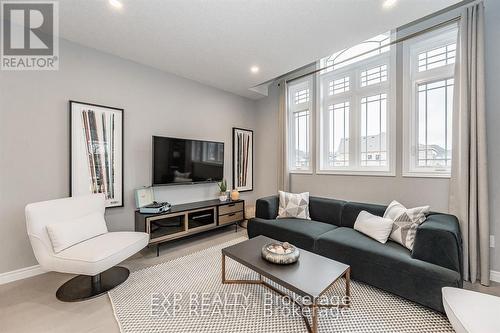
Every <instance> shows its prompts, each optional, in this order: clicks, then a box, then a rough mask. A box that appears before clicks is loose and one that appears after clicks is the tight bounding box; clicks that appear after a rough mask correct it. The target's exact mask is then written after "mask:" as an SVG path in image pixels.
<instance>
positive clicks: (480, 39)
mask: <svg viewBox="0 0 500 333" xmlns="http://www.w3.org/2000/svg"><path fill="white" fill-rule="evenodd" d="M455 71H456V73H455V91H454V110H453V151H452V154H453V157H452V170H451V180H450V201H449V203H450V212H451V213H452V214H454V215H456V216H457V217H458V219H459V221H460V226H461V230H462V237H463V250H464V252H463V254H464V258H463V259H464V279H465V280H470V281H471V282H475V281H477V280H478V279H480V282H481V284H483V285H489V283H490V258H489V216H488V179H487V158H486V120H485V96H484V88H485V78H484V5H483V3H482V2H481V3H478V4H474V5H473V6H470V7H467V8H465V9H464V10H463V12H462V16H461V19H460V27H459V38H458V45H457V59H456V67H455Z"/></svg>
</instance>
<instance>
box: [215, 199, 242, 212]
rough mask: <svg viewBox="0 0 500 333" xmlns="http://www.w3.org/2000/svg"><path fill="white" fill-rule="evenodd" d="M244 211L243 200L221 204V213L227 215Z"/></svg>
mask: <svg viewBox="0 0 500 333" xmlns="http://www.w3.org/2000/svg"><path fill="white" fill-rule="evenodd" d="M241 211H243V202H235V203H232V204H227V205H222V206H219V215H226V214H231V213H236V212H241Z"/></svg>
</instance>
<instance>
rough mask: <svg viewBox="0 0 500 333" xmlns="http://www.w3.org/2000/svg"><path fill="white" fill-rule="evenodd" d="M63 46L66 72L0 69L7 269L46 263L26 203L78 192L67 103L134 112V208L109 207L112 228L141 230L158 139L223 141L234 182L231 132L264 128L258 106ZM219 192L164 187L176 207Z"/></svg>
mask: <svg viewBox="0 0 500 333" xmlns="http://www.w3.org/2000/svg"><path fill="white" fill-rule="evenodd" d="M60 48H61V52H60V60H61V63H60V69H59V71H46V72H42V71H32V72H30V71H24V72H5V71H2V72H0V170H1V173H0V273H3V272H8V271H12V270H16V269H20V268H24V267H28V266H32V265H35V264H37V262H36V260H35V258H34V256H33V252H32V250H31V246H30V244H29V241H28V237H27V235H26V227H25V218H24V207H25V205H26V204H27V203H30V202H36V201H41V200H49V199H55V198H62V197H66V196H68V194H69V141H68V140H69V111H68V100H70V99H74V100H79V101H84V102H90V103H97V104H104V105H109V106H115V107H121V108H124V109H125V160H124V169H125V170H124V171H125V184H124V186H125V207H124V208H113V209H108V210H107V211H106V219H107V222H108V226H109V229H110V230H133V229H134V224H133V223H134V222H133V221H134V215H133V211H134V206H135V203H134V195H133V189H135V188H137V187H140V186H143V185H149V184H150V183H151V136H152V135H164V136H174V137H185V138H193V139H204V140H215V141H224V142H225V149H226V150H225V177H226V178H227V179H228V182H230V181H231V164H232V163H231V145H232V129H231V128H232V127H233V126H234V127H242V128H250V129H256V128H255V127H256V124H257V117H256V111H255V101H252V100H249V99H246V98H243V97H240V96H236V95H234V94H231V93H227V92H224V91H221V90H218V89H215V88H212V87H208V86H206V85H202V84H200V83H197V82H194V81H190V80H187V79H184V78H180V77H178V76H174V75H170V74H167V73H163V72H160V71H158V70H156V69H153V68H149V67H147V66H143V65H140V64H137V63H134V62H131V61H128V60H124V59H121V58H118V57H116V56H112V55H108V54H105V53H102V52H99V51H96V50H93V49H89V48H86V47H82V46H79V45H76V44H73V43H69V42H66V41H61V45H60ZM165 61H169V60H168V59H165ZM257 133H259V132H257ZM256 137H257V136H256ZM259 140H260V139H259ZM255 178H256V179H259V177H258V175H257V174H255ZM217 192H218V188H217V185H216V184H210V185H193V186H176V187H163V188H157V189H156V195H157V198H158V199H160V200H168V201H170V202H172V203H180V202H188V201H197V200H204V199H213V198H216V197H217ZM254 193H255V192H248V193H245V194H243V195H242V197H243V198H246V199H252V198H253V196H254Z"/></svg>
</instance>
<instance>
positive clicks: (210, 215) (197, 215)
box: [135, 199, 245, 256]
mask: <svg viewBox="0 0 500 333" xmlns="http://www.w3.org/2000/svg"><path fill="white" fill-rule="evenodd" d="M244 219H245V201H244V200H235V201H225V202H221V201H219V200H218V199H216V200H207V201H199V202H192V203H187V204H181V205H173V206H172V207H171V208H170V210H169V211H168V212H163V213H158V214H141V213H140V212H139V210H136V211H135V230H136V231H141V232H145V233H148V234H149V245H156V255H157V256H158V255H159V254H160V244H161V243H164V242H168V241H170V240H173V239H179V238H183V237H186V236H189V235H193V234H197V233H200V232H204V231H208V230H213V229H217V228H220V227H225V226H228V225H232V224H234V225H236V231H238V223H239V222H241V221H243V220H244Z"/></svg>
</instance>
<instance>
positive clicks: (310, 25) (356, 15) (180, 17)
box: [59, 0, 460, 98]
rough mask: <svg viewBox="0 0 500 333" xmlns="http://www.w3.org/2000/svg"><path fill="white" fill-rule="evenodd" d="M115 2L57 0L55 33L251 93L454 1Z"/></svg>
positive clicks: (148, 0) (205, 0) (127, 0)
mask: <svg viewBox="0 0 500 333" xmlns="http://www.w3.org/2000/svg"><path fill="white" fill-rule="evenodd" d="M120 1H121V3H122V4H123V7H122V8H121V9H116V8H114V7H112V6H111V5H110V4H109V2H108V0H85V1H84V0H61V1H59V12H60V13H59V17H60V35H61V37H63V38H65V39H68V40H71V41H74V42H76V43H79V44H82V45H85V46H89V47H92V48H95V49H98V50H101V51H104V52H107V53H111V54H114V55H117V56H120V57H122V58H126V59H130V60H133V61H136V62H138V63H142V64H145V65H148V66H151V67H154V68H157V69H160V70H163V71H167V72H171V73H174V74H177V75H179V76H183V77H186V78H189V79H192V80H196V81H199V82H201V83H204V84H207V85H210V86H214V87H217V88H220V89H223V90H226V91H229V92H232V93H235V94H238V95H241V96H245V97H249V98H259V97H262V95H260V94H258V93H256V92H254V91H250V90H249V88H251V87H253V86H255V85H258V84H260V83H262V82H265V81H267V80H270V79H273V78H275V77H277V76H279V75H281V74H284V73H286V72H289V71H291V70H293V69H295V68H298V67H301V66H303V65H306V64H309V63H311V62H313V61H315V60H316V59H319V58H321V57H323V56H325V55H328V54H330V53H333V52H334V51H338V50H340V49H342V48H344V47H347V46H349V45H352V44H355V43H357V42H360V41H362V40H364V39H367V38H369V37H372V36H374V35H377V34H378V33H381V32H384V31H387V30H389V29H393V28H396V27H398V26H401V25H403V24H405V23H408V22H411V21H413V20H415V19H418V18H420V17H423V16H425V15H428V14H431V13H433V12H436V11H438V10H440V9H443V8H445V7H447V6H450V5H452V4H455V3H457V2H460V1H459V0H399V1H397V2H396V4H395V6H394V7H392V8H390V9H384V8H383V3H384V0H147V1H145V0H142V1H141V0H120ZM254 65H257V66H259V67H260V71H259V73H257V74H253V73H251V72H250V67H251V66H254Z"/></svg>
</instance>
